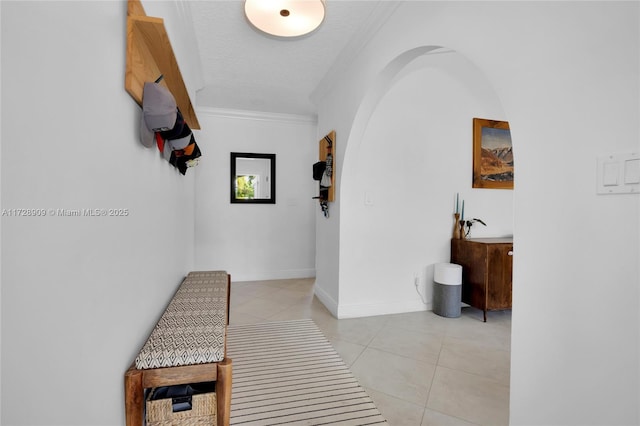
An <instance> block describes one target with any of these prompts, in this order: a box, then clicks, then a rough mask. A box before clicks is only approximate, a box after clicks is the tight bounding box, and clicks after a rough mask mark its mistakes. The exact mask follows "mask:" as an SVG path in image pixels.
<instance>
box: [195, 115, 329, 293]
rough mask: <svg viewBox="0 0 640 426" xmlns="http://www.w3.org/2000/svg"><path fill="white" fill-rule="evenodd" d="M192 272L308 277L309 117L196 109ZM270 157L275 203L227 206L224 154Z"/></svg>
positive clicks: (311, 264)
mask: <svg viewBox="0 0 640 426" xmlns="http://www.w3.org/2000/svg"><path fill="white" fill-rule="evenodd" d="M198 120H199V121H200V123H201V124H202V126H203V128H206V129H208V130H207V131H203V132H202V134H201V136H200V139H199V142H198V144H199V145H200V146H201V148H202V150H203V153H205V158H203V159H202V161H201V162H200V164H199V165H198V167H197V170H196V210H195V214H196V216H195V227H196V236H195V253H196V257H195V265H196V268H197V269H224V270H226V271H227V272H229V273H230V274H231V279H232V280H233V281H250V280H264V279H275V278H301V277H313V276H314V275H315V229H314V218H315V216H314V210H315V209H319V207H318V206H317V205H318V203H317V202H316V201H314V200H312V197H313V196H315V195H317V192H318V189H317V187H316V182H315V181H314V180H313V178H312V165H313V163H314V162H316V161H318V160H317V158H318V141H317V138H316V122H315V118H314V119H311V118H309V117H304V116H293V115H283V114H256V113H251V112H238V111H220V110H214V109H202V108H201V109H198ZM231 152H249V153H259V154H276V204H275V205H274V204H231V203H230V153H231Z"/></svg>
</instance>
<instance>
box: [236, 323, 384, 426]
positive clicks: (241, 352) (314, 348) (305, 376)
mask: <svg viewBox="0 0 640 426" xmlns="http://www.w3.org/2000/svg"><path fill="white" fill-rule="evenodd" d="M227 355H228V356H229V358H231V359H232V360H233V387H232V394H231V395H232V396H231V425H256V426H257V425H284V424H288V425H345V426H355V425H373V424H380V423H386V422H387V421H386V420H385V419H384V418H383V417H382V416H381V415H380V412H379V411H378V409H377V408H376V406H375V405H374V403H373V401H372V400H371V398H370V397H369V395H367V394H366V392H365V391H364V389H363V388H362V387H361V386H360V384H359V383H358V381H357V380H356V378H355V377H354V376H353V374H352V373H351V372H350V371H349V369H348V368H347V366H346V365H345V364H344V362H343V361H342V359H341V358H340V356H339V355H338V353H337V352H336V351H335V350H334V349H333V347H332V346H331V344H330V343H329V342H328V341H327V339H326V337H325V336H324V335H323V334H322V332H321V331H320V329H318V326H317V325H316V324H315V323H314V322H313V321H312V320H310V319H309V320H294V321H279V322H269V323H260V324H249V325H229V326H228V329H227Z"/></svg>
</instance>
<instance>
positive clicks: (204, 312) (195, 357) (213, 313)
mask: <svg viewBox="0 0 640 426" xmlns="http://www.w3.org/2000/svg"><path fill="white" fill-rule="evenodd" d="M227 280H228V278H227V273H226V272H224V271H203V272H190V273H189V274H188V275H187V277H186V278H185V279H184V281H182V284H180V288H178V291H177V292H176V294H175V296H174V297H173V299H171V302H170V303H169V306H167V309H166V310H165V311H164V313H163V314H162V317H161V318H160V320H159V321H158V323H157V324H156V326H155V327H154V329H153V331H152V332H151V335H150V336H149V339H147V342H146V343H145V344H144V346H143V347H142V349H141V350H140V353H139V354H138V356H137V357H136V361H135V365H136V368H137V369H139V370H144V369H149V368H161V367H178V366H182V365H195V364H205V363H210V362H219V361H222V360H223V359H224V355H225V353H224V350H225V348H224V344H225V332H226V327H227Z"/></svg>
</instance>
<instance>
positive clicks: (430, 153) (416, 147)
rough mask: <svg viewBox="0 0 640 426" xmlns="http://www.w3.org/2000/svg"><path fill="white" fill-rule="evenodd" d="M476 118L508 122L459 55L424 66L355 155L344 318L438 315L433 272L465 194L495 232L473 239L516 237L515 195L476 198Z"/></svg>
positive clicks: (382, 112)
mask: <svg viewBox="0 0 640 426" xmlns="http://www.w3.org/2000/svg"><path fill="white" fill-rule="evenodd" d="M434 99H435V100H437V101H434ZM474 116H475V117H483V118H492V119H500V120H506V117H505V116H504V113H503V111H502V109H501V106H500V103H499V101H498V100H497V98H496V96H495V93H494V92H492V90H491V89H490V87H489V84H488V82H487V81H486V80H485V79H483V78H482V76H481V75H480V73H479V72H478V70H477V69H476V68H474V67H473V66H472V65H471V64H470V63H469V62H468V61H466V60H464V58H462V57H461V55H459V54H457V53H455V52H450V53H442V54H438V53H436V54H432V55H426V56H422V57H420V58H418V59H416V60H415V61H413V62H412V63H411V64H410V65H408V66H407V67H406V68H405V69H404V70H403V72H402V75H400V76H398V78H396V81H395V84H394V85H393V86H392V87H391V88H390V89H389V91H388V92H387V93H386V94H385V96H384V97H383V98H382V99H381V100H380V102H379V103H378V105H377V107H376V109H375V111H374V113H373V115H372V116H371V118H370V119H369V122H368V125H367V128H366V130H365V133H364V135H363V139H362V142H361V143H360V145H359V146H358V147H357V149H356V150H351V151H349V152H348V154H347V155H350V157H349V160H352V161H349V164H348V167H350V168H351V172H352V173H353V175H354V180H353V183H352V184H351V185H349V187H348V188H349V191H348V192H347V191H346V190H343V192H342V195H343V197H344V199H343V200H342V206H343V209H344V211H343V216H342V217H343V218H345V220H348V218H353V220H351V221H350V222H349V223H350V226H349V227H348V230H346V229H345V230H344V232H343V233H342V234H343V235H345V234H348V235H350V236H351V237H350V238H348V239H345V240H343V243H342V245H341V247H340V249H341V262H342V263H343V264H346V265H348V268H343V269H342V271H341V272H342V273H341V277H340V280H341V282H340V284H341V288H340V309H339V316H340V317H350V316H362V315H374V314H385V313H396V312H407V311H415V310H424V309H431V308H432V305H431V303H432V293H433V265H434V264H435V263H439V262H449V255H450V244H449V241H450V238H451V234H452V229H453V211H454V202H453V201H454V199H455V194H456V193H460V200H461V201H460V202H462V200H463V199H464V200H465V217H466V218H473V217H478V218H481V219H482V220H483V221H484V222H485V223H487V224H488V225H489V226H488V227H483V226H482V225H479V226H475V227H473V228H472V232H471V234H470V236H471V237H483V236H505V235H512V233H513V192H512V191H496V190H493V191H488V190H485V189H471V181H472V150H471V146H472V145H471V141H472V125H471V122H472V120H471V119H472V117H474ZM516 161H517V158H516ZM344 188H345V187H343V189H344ZM347 211H348V213H347ZM345 215H347V216H345ZM366 241H370V242H372V241H375V243H374V244H363V242H366ZM416 279H417V280H418V282H419V286H418V289H419V291H420V294H418V292H416V288H415V281H416Z"/></svg>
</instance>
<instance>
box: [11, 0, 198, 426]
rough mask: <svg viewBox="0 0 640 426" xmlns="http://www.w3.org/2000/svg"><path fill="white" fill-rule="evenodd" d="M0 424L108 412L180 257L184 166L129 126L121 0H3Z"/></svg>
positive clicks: (90, 418) (188, 223)
mask: <svg viewBox="0 0 640 426" xmlns="http://www.w3.org/2000/svg"><path fill="white" fill-rule="evenodd" d="M0 8H1V10H2V25H1V28H2V60H3V62H2V164H1V171H2V177H1V181H2V209H21V208H22V209H45V210H48V209H71V210H72V209H112V208H113V209H115V208H120V209H128V215H127V216H123V217H112V216H111V217H110V216H107V217H88V216H84V217H54V216H52V215H51V214H50V213H47V215H46V217H22V216H19V217H16V216H10V215H4V216H3V217H2V261H1V263H2V297H1V299H2V419H1V422H2V424H6V425H19V424H23V425H117V424H124V402H123V401H124V392H123V388H124V387H123V376H124V372H125V371H126V369H127V368H128V367H129V365H130V364H131V362H132V361H133V358H134V357H135V355H136V353H137V351H138V350H139V349H140V347H141V346H142V344H143V342H144V339H146V337H147V336H148V334H149V332H150V331H151V328H152V327H153V325H154V324H155V321H157V318H158V316H159V315H160V314H161V312H162V310H163V309H164V306H165V305H166V303H167V302H168V300H169V298H170V297H171V295H172V294H173V292H174V291H175V288H176V286H177V285H178V284H179V282H180V280H181V278H182V276H183V275H184V274H185V273H187V272H188V271H189V270H191V269H192V267H193V245H194V220H193V216H194V215H193V208H194V189H193V187H194V174H193V173H192V172H191V171H188V172H187V176H182V175H180V174H179V173H178V172H177V170H176V169H175V168H174V167H172V166H171V165H169V164H168V163H167V162H166V161H165V160H163V159H162V158H161V156H160V154H159V153H158V152H157V150H154V149H146V148H144V147H142V145H141V144H140V143H139V141H138V126H139V120H140V108H139V107H138V105H136V103H135V102H134V101H133V99H132V98H131V97H130V96H129V95H128V94H127V93H126V91H125V89H124V71H125V45H126V43H125V34H126V28H125V23H126V2H112V1H105V2H6V1H3V2H1V3H0Z"/></svg>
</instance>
